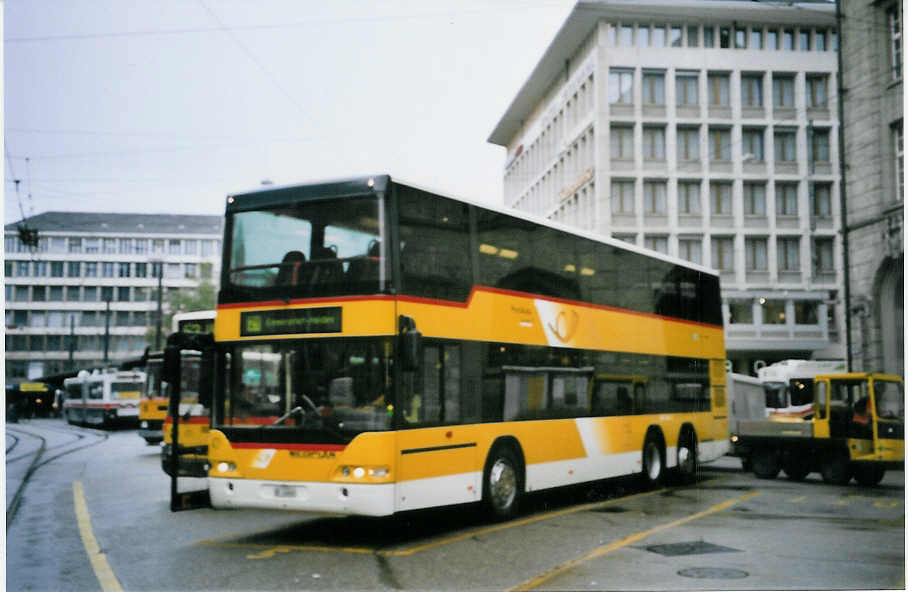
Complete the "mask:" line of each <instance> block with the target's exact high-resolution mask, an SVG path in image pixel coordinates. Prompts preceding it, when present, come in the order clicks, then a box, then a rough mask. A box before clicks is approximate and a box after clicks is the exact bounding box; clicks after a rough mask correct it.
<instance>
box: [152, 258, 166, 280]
mask: <svg viewBox="0 0 908 592" xmlns="http://www.w3.org/2000/svg"><path fill="white" fill-rule="evenodd" d="M163 265H164V264H163V263H160V262H157V263H152V264H151V277H153V278H159V277H161V273H162V269H163Z"/></svg>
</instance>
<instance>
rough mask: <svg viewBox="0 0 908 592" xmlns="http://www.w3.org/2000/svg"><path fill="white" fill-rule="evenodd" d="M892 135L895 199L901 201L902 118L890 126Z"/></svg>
mask: <svg viewBox="0 0 908 592" xmlns="http://www.w3.org/2000/svg"><path fill="white" fill-rule="evenodd" d="M889 133H890V135H891V136H892V156H893V158H894V160H895V162H894V163H893V165H894V168H895V187H896V196H895V200H896V201H902V200H903V199H904V198H905V144H904V137H903V132H902V120H901V119H900V120H899V121H897V122H896V123H894V124H893V125H892V127H891V128H890V132H889Z"/></svg>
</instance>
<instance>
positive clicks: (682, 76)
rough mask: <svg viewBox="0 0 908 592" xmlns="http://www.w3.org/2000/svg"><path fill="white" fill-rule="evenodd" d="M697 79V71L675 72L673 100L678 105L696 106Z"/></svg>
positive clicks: (697, 94) (697, 102)
mask: <svg viewBox="0 0 908 592" xmlns="http://www.w3.org/2000/svg"><path fill="white" fill-rule="evenodd" d="M699 80H700V77H699V74H698V73H697V72H675V101H676V103H677V105H678V106H679V107H696V106H697V105H698V104H700V101H699V99H698V97H699V92H700V90H699V88H698V85H699Z"/></svg>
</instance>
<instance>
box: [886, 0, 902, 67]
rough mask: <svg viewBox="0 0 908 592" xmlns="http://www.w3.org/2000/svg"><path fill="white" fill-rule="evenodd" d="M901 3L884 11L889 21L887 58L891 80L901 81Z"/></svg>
mask: <svg viewBox="0 0 908 592" xmlns="http://www.w3.org/2000/svg"><path fill="white" fill-rule="evenodd" d="M901 5H902V3H901V2H898V3H896V4H895V5H893V6H891V7H890V8H889V9H888V10H887V11H886V16H887V17H888V20H889V57H890V65H891V66H892V79H893V80H901V79H902V24H901V23H902V15H901Z"/></svg>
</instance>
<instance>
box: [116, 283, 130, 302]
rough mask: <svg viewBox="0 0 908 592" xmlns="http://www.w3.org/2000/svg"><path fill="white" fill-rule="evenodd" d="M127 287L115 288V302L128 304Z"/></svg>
mask: <svg viewBox="0 0 908 592" xmlns="http://www.w3.org/2000/svg"><path fill="white" fill-rule="evenodd" d="M129 301H130V300H129V287H127V286H119V287H117V302H129Z"/></svg>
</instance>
